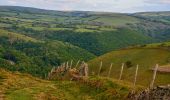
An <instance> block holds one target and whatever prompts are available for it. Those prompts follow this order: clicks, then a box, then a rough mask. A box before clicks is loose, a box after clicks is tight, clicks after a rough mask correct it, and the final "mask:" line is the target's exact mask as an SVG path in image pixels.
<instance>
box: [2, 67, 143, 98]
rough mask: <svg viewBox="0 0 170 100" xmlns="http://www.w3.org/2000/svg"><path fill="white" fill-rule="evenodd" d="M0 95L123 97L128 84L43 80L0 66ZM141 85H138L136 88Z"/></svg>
mask: <svg viewBox="0 0 170 100" xmlns="http://www.w3.org/2000/svg"><path fill="white" fill-rule="evenodd" d="M0 88H1V90H0V99H3V98H4V99H5V100H47V99H49V100H65V99H67V100H68V99H69V100H104V99H107V100H113V99H118V100H119V99H124V98H126V96H127V94H128V93H129V92H130V91H131V90H132V87H131V84H130V83H127V82H123V81H121V82H118V81H116V80H111V79H106V78H95V77H92V78H90V79H89V81H88V82H74V81H47V80H42V79H38V78H35V77H32V76H30V75H27V74H20V73H18V72H13V73H12V72H9V71H5V70H3V69H0ZM142 88H143V87H141V86H138V88H136V90H137V91H140V90H141V89H142Z"/></svg>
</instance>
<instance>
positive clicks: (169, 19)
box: [134, 11, 170, 24]
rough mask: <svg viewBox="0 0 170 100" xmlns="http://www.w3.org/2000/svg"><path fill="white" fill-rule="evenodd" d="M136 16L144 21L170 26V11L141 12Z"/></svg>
mask: <svg viewBox="0 0 170 100" xmlns="http://www.w3.org/2000/svg"><path fill="white" fill-rule="evenodd" d="M134 15H135V16H137V17H140V18H144V19H149V20H152V21H156V22H162V23H165V24H170V11H164V12H163V11H162V12H141V13H135V14H134Z"/></svg>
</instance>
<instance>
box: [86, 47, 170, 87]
mask: <svg viewBox="0 0 170 100" xmlns="http://www.w3.org/2000/svg"><path fill="white" fill-rule="evenodd" d="M154 45H155V47H152V46H151V45H150V46H148V47H144V48H141V47H138V48H129V49H122V50H117V51H113V52H110V53H107V54H105V55H103V56H100V57H98V58H96V59H93V60H91V61H89V62H88V63H89V66H90V70H91V72H93V71H94V72H95V73H98V70H99V66H100V62H101V61H103V67H102V71H101V74H102V76H107V74H108V70H109V67H110V64H111V63H113V68H112V71H111V77H112V78H116V79H118V78H119V75H120V70H121V65H122V63H125V69H124V73H123V77H122V78H123V80H127V81H129V82H133V80H134V74H135V69H136V65H137V64H139V74H138V78H137V84H140V85H144V86H149V84H150V82H151V79H152V75H153V72H152V71H151V70H150V69H151V68H153V67H154V66H155V65H156V64H159V65H166V64H169V63H170V61H169V60H170V51H169V49H167V48H163V47H162V48H161V47H158V46H156V44H154ZM168 83H170V77H169V74H166V73H158V75H157V78H156V85H163V84H168Z"/></svg>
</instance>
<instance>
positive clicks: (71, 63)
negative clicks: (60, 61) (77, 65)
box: [70, 60, 73, 69]
mask: <svg viewBox="0 0 170 100" xmlns="http://www.w3.org/2000/svg"><path fill="white" fill-rule="evenodd" d="M72 65H73V60H71V62H70V69H71V67H72Z"/></svg>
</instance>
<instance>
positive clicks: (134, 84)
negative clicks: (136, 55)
mask: <svg viewBox="0 0 170 100" xmlns="http://www.w3.org/2000/svg"><path fill="white" fill-rule="evenodd" d="M138 69H139V65H137V66H136V72H135V79H134V83H133V87H134V89H135V87H136V79H137V76H138Z"/></svg>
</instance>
